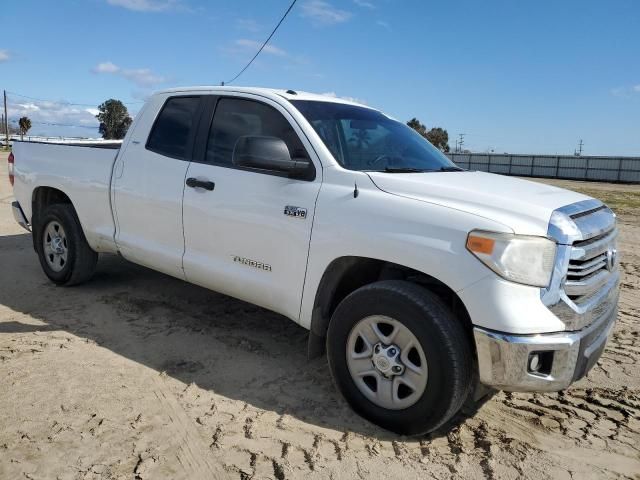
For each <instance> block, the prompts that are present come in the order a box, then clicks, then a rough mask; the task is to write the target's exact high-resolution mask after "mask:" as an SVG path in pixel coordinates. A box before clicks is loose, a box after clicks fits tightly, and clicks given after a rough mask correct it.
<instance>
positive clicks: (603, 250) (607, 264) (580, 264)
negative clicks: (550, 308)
mask: <svg viewBox="0 0 640 480" xmlns="http://www.w3.org/2000/svg"><path fill="white" fill-rule="evenodd" d="M617 235H618V232H617V230H616V229H615V228H614V229H613V230H610V231H608V232H605V233H601V234H600V235H597V236H595V237H592V238H590V239H588V240H583V241H576V242H574V243H573V245H572V247H571V253H570V259H569V265H568V268H567V279H566V281H565V284H564V290H565V293H566V294H567V296H568V297H569V298H570V299H571V300H573V301H574V302H578V303H579V302H580V300H581V299H582V297H585V296H589V295H591V294H592V293H594V292H596V291H597V290H599V289H600V288H601V287H602V286H603V285H604V284H606V283H607V281H608V280H609V276H610V275H611V272H612V270H613V269H614V268H615V267H616V265H615V263H616V262H615V254H614V253H613V252H615V251H616V238H617ZM612 256H613V257H614V258H611V257H612Z"/></svg>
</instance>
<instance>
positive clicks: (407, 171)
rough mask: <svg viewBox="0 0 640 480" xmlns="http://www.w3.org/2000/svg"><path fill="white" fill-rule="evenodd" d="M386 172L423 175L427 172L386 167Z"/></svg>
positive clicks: (408, 168)
mask: <svg viewBox="0 0 640 480" xmlns="http://www.w3.org/2000/svg"><path fill="white" fill-rule="evenodd" d="M384 171H385V172H386V173H423V172H424V171H425V170H423V169H421V168H410V167H384Z"/></svg>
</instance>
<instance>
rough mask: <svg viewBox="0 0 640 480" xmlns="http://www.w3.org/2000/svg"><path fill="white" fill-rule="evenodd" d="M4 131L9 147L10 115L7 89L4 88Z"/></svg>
mask: <svg viewBox="0 0 640 480" xmlns="http://www.w3.org/2000/svg"><path fill="white" fill-rule="evenodd" d="M4 133H5V138H6V139H7V148H9V117H7V91H6V90H4Z"/></svg>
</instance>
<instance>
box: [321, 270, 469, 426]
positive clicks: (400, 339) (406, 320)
mask: <svg viewBox="0 0 640 480" xmlns="http://www.w3.org/2000/svg"><path fill="white" fill-rule="evenodd" d="M327 352H328V358H329V368H330V369H331V373H332V376H333V378H334V381H335V383H336V385H337V387H338V389H339V390H340V392H341V393H342V394H343V396H344V397H345V399H346V400H347V402H348V403H349V404H350V405H351V407H352V408H353V409H354V410H355V411H356V412H357V413H359V414H360V415H362V416H363V417H364V418H366V419H368V420H370V421H372V422H373V423H376V424H378V425H380V426H381V427H383V428H386V429H387V430H391V431H393V432H396V433H400V434H404V435H417V434H421V433H426V432H430V431H432V430H435V429H436V428H438V427H440V426H441V425H443V424H444V423H445V422H446V421H447V420H449V419H450V418H451V417H452V416H453V415H454V414H455V413H456V412H458V410H460V407H461V406H462V404H463V402H464V401H465V399H466V397H467V395H468V392H469V389H470V387H471V383H472V367H473V366H472V360H471V349H470V346H469V342H468V340H467V338H466V335H465V332H464V329H463V326H462V324H461V323H460V322H459V321H458V320H457V319H456V318H455V317H454V315H453V314H452V313H451V311H450V310H449V309H448V308H447V306H446V305H445V304H444V303H443V302H442V301H441V300H440V299H439V298H438V297H437V296H436V295H434V294H433V293H431V292H430V291H428V290H426V289H424V288H422V287H420V286H419V285H416V284H412V283H409V282H404V281H397V280H392V281H382V282H376V283H373V284H370V285H367V286H365V287H362V288H360V289H358V290H356V291H355V292H353V293H351V294H350V295H349V296H347V298H345V299H344V300H343V301H342V302H341V303H340V305H338V308H337V309H336V311H335V312H334V314H333V317H332V319H331V323H330V325H329V331H328V334H327Z"/></svg>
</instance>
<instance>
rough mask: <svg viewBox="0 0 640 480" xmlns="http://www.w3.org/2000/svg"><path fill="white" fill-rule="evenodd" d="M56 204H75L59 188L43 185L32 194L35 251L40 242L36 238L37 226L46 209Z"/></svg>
mask: <svg viewBox="0 0 640 480" xmlns="http://www.w3.org/2000/svg"><path fill="white" fill-rule="evenodd" d="M56 203H62V204H68V205H71V206H72V207H73V202H72V201H71V199H70V198H69V196H68V195H67V194H66V193H64V192H63V191H62V190H60V189H58V188H55V187H50V186H46V185H41V186H38V187H36V188H34V189H33V193H32V194H31V225H32V226H33V235H32V239H33V247H34V249H35V246H36V241H38V239H37V238H36V237H37V232H38V228H36V226H37V225H38V222H39V217H40V215H41V214H42V212H43V211H44V209H45V208H47V207H48V206H49V205H53V204H56ZM74 209H75V207H74Z"/></svg>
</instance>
